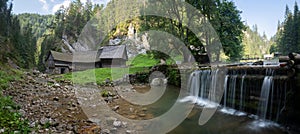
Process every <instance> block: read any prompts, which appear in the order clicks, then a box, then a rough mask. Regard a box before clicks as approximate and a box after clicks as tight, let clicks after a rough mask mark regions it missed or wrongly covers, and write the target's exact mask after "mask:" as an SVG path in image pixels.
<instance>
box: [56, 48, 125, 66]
mask: <svg viewBox="0 0 300 134" xmlns="http://www.w3.org/2000/svg"><path fill="white" fill-rule="evenodd" d="M50 53H51V54H52V56H53V58H54V60H57V61H65V62H79V63H92V62H99V61H101V59H124V60H128V56H127V51H126V46H125V45H119V46H104V47H102V48H101V49H100V50H99V51H85V52H74V53H72V54H70V53H60V52H56V51H50Z"/></svg>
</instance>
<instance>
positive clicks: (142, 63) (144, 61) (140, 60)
mask: <svg viewBox="0 0 300 134" xmlns="http://www.w3.org/2000/svg"><path fill="white" fill-rule="evenodd" d="M159 62H160V61H159V59H155V58H154V56H153V55H152V54H139V55H138V56H136V57H134V59H130V60H129V61H128V63H130V66H134V67H148V66H154V65H157V64H159Z"/></svg>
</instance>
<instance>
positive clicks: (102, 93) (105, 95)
mask: <svg viewBox="0 0 300 134" xmlns="http://www.w3.org/2000/svg"><path fill="white" fill-rule="evenodd" d="M100 94H101V96H102V97H109V91H108V90H102V91H101V93H100Z"/></svg>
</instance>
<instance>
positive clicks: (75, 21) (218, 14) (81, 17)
mask: <svg viewBox="0 0 300 134" xmlns="http://www.w3.org/2000/svg"><path fill="white" fill-rule="evenodd" d="M149 3H150V2H149ZM187 3H189V4H191V5H193V6H194V7H195V8H197V9H198V10H200V11H201V13H202V14H203V15H204V16H205V17H206V18H207V19H208V20H209V22H210V23H211V24H212V26H213V27H214V29H215V30H216V31H217V33H218V35H219V38H220V41H221V43H222V45H223V48H224V52H225V55H226V57H227V59H228V60H231V61H238V60H239V59H241V58H245V57H253V56H257V55H259V56H260V58H261V57H262V56H263V54H268V53H269V48H270V44H272V47H271V50H272V51H271V52H274V51H279V50H280V51H282V52H283V53H288V51H289V50H295V49H292V48H291V47H288V48H290V49H289V50H287V49H284V48H285V47H283V46H286V45H282V44H287V43H286V42H285V40H287V39H286V38H287V37H295V36H289V35H290V34H295V35H297V31H295V30H294V29H292V30H294V31H292V33H290V32H287V30H288V26H289V25H291V24H290V23H292V24H293V25H296V24H294V22H291V21H294V20H296V19H294V18H296V17H298V16H299V15H297V14H299V13H298V12H299V11H298V10H297V9H295V12H297V13H296V14H295V13H294V14H295V15H293V14H292V13H291V12H290V11H289V10H288V9H287V11H286V12H287V13H286V21H285V22H283V23H282V24H280V26H279V27H287V28H281V30H280V29H279V31H278V33H277V35H276V37H273V38H272V39H271V40H273V41H269V40H268V39H267V38H266V36H265V35H259V33H258V32H257V31H258V30H257V27H256V26H253V28H250V27H251V26H247V25H246V24H244V22H243V21H242V20H241V17H240V14H241V11H239V10H238V9H237V8H236V6H235V5H234V3H233V2H231V1H227V0H215V1H205V0H204V1H198V0H189V1H187ZM120 4H121V3H118V1H115V0H112V1H110V2H109V3H108V4H107V7H108V8H109V7H116V8H117V9H115V10H116V11H119V10H124V8H125V9H126V7H122V6H116V5H120ZM149 5H150V4H149ZM150 6H151V5H150ZM173 6H176V5H173ZM12 7H13V5H12V3H11V2H10V1H9V0H1V13H0V14H1V24H0V25H1V31H0V32H1V35H0V36H1V37H0V39H1V42H0V43H1V57H0V58H1V60H2V61H6V60H7V57H9V58H10V59H11V60H13V61H15V63H17V64H18V65H19V66H20V67H21V68H38V69H39V70H41V71H43V70H44V60H45V56H46V55H47V53H48V52H49V50H56V51H68V48H66V46H65V45H64V42H63V39H65V40H66V41H67V42H68V43H69V44H73V43H75V42H76V41H77V39H78V38H79V35H80V34H81V30H82V29H83V28H84V26H85V25H86V23H87V22H88V21H89V20H91V18H93V17H95V15H99V14H101V15H102V16H110V17H108V20H106V21H112V19H115V20H114V21H116V22H118V19H120V18H122V13H116V14H113V15H111V11H106V10H104V5H95V4H92V3H82V2H81V1H80V0H76V1H73V2H72V3H71V4H70V6H69V7H61V8H60V9H59V10H58V11H57V12H56V13H55V14H54V15H39V14H29V13H25V14H17V15H16V14H12ZM137 12H138V11H137ZM174 13H175V12H174ZM108 14H109V15H108ZM175 14H176V13H175ZM180 17H182V16H179V19H180ZM298 18H299V17H298ZM145 20H146V21H145ZM298 20H299V19H298ZM298 20H297V21H298ZM295 22H296V21H295ZM130 23H133V24H134V25H135V27H136V29H137V32H142V31H147V30H150V29H151V30H155V29H160V30H163V31H167V32H169V33H171V34H173V35H175V36H177V37H179V38H180V40H182V41H183V42H184V43H185V44H186V46H188V48H190V46H193V47H194V48H198V49H193V50H190V51H192V53H193V54H194V55H197V54H201V53H205V49H204V47H203V44H201V42H200V43H199V40H197V38H196V36H195V35H193V34H192V33H191V31H190V30H188V28H186V26H184V25H181V24H180V22H175V21H172V20H168V19H165V18H160V17H155V16H142V15H141V16H140V17H136V18H134V19H132V20H129V21H126V22H120V23H119V24H118V25H117V26H116V27H115V28H113V29H112V30H110V31H108V33H110V34H109V35H108V36H106V37H104V38H105V39H104V44H105V43H107V42H108V40H109V39H111V38H116V37H122V36H125V35H126V34H127V30H128V26H129V24H130ZM283 29H284V30H283ZM298 31H299V30H298ZM295 40H299V39H295ZM273 42H275V43H273ZM293 43H294V44H295V43H296V42H294V41H293ZM99 45H100V44H99ZM102 45H103V44H102ZM288 45H292V46H295V45H293V44H288ZM260 48H264V49H263V50H262V49H260Z"/></svg>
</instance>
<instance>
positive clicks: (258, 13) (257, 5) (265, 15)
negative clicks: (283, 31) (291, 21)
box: [13, 0, 300, 38]
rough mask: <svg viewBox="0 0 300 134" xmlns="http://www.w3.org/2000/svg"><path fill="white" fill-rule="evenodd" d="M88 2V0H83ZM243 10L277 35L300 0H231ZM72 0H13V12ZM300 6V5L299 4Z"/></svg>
mask: <svg viewBox="0 0 300 134" xmlns="http://www.w3.org/2000/svg"><path fill="white" fill-rule="evenodd" d="M81 1H82V2H86V1H87V0H81ZM91 1H92V2H93V3H98V4H105V3H107V1H109V0H91ZM231 1H233V2H235V5H236V6H237V9H238V10H240V11H242V14H241V17H242V20H243V21H244V22H245V23H246V24H247V25H249V26H250V27H252V26H253V25H254V24H257V26H258V31H259V33H260V34H263V33H264V32H265V33H266V35H267V37H268V38H270V37H271V36H273V35H275V33H276V31H277V24H278V21H281V22H282V21H283V20H284V12H285V7H286V5H288V6H289V8H290V10H291V11H293V7H294V4H295V1H296V2H297V3H298V5H299V4H300V0H231ZM70 2H71V0H13V13H15V14H20V13H39V14H54V13H55V11H57V10H58V9H59V7H60V6H61V5H64V6H68V5H69V3H70ZM299 6H300V5H299Z"/></svg>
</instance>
